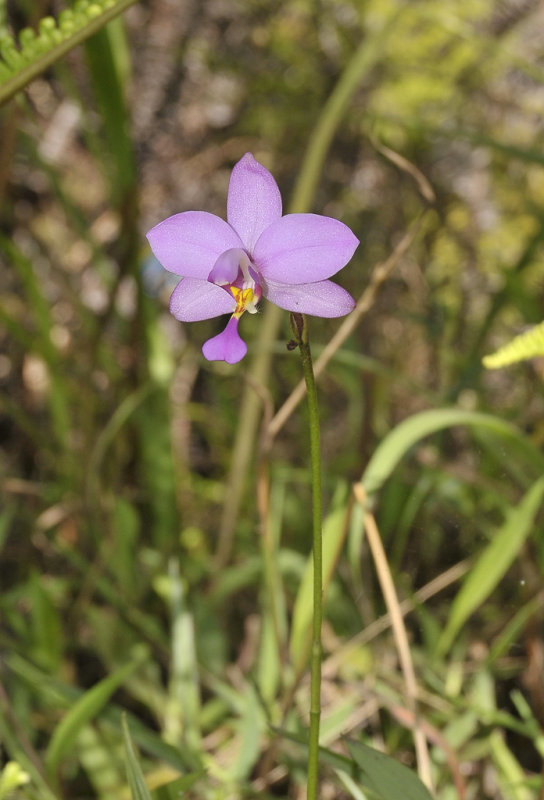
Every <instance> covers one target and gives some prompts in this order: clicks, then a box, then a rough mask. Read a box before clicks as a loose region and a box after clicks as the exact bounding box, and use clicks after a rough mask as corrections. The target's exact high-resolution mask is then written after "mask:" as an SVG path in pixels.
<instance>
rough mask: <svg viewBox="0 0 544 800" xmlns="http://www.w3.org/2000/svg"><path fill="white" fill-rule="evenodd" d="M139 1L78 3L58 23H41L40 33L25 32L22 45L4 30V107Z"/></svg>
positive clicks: (0, 41)
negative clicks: (74, 48) (82, 43)
mask: <svg viewBox="0 0 544 800" xmlns="http://www.w3.org/2000/svg"><path fill="white" fill-rule="evenodd" d="M135 2H136V0H78V2H76V4H75V5H74V7H73V8H70V9H66V10H65V11H61V13H60V14H59V17H58V20H56V19H54V18H53V17H44V18H43V19H42V20H40V24H39V30H38V32H35V31H34V30H32V28H25V29H24V30H22V31H21V33H20V34H19V41H18V42H17V41H16V40H15V38H14V37H13V36H11V35H10V34H9V33H8V32H7V31H6V30H5V29H4V30H3V31H0V105H3V104H4V103H6V102H7V101H8V100H10V99H11V98H12V97H13V96H14V95H15V94H16V93H17V92H20V91H21V89H23V88H24V87H25V86H26V85H27V84H28V83H30V81H32V80H34V78H36V77H37V76H38V75H39V74H40V73H42V72H43V71H44V70H46V69H47V68H48V67H50V66H51V65H52V64H54V63H55V61H57V60H58V59H59V58H61V57H62V56H63V55H64V54H65V53H67V52H68V51H69V50H71V49H72V48H73V47H76V45H78V44H81V42H83V41H85V39H87V38H88V37H89V36H92V34H93V33H96V32H97V31H99V30H100V29H101V28H102V27H104V25H106V24H107V23H108V22H110V20H112V19H113V18H114V17H116V16H117V15H118V14H121V13H122V12H123V11H125V10H126V9H127V8H128V7H129V6H131V5H133V3H135Z"/></svg>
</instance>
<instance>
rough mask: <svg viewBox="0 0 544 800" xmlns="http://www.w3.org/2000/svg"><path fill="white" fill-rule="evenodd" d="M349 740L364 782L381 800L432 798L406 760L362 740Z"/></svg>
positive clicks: (423, 799) (349, 746)
mask: <svg viewBox="0 0 544 800" xmlns="http://www.w3.org/2000/svg"><path fill="white" fill-rule="evenodd" d="M346 744H347V746H348V750H349V752H350V753H351V755H352V756H353V758H354V760H355V762H356V763H357V764H358V766H359V767H360V768H361V769H362V771H363V773H364V776H365V778H366V780H363V783H364V784H365V786H368V788H369V789H372V791H374V792H376V793H377V794H378V795H379V796H380V797H381V798H382V800H401V798H402V800H432V797H431V795H430V794H429V790H428V789H427V788H426V787H425V786H424V785H423V784H422V783H421V781H420V780H419V778H418V777H417V775H416V774H415V772H412V770H410V769H408V767H405V766H404V764H400V763H399V762H398V761H396V760H395V759H394V758H391V756H387V755H385V753H380V752H379V751H378V750H374V749H373V748H372V747H367V745H365V744H362V742H353V741H347V742H346Z"/></svg>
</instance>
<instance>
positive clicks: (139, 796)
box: [122, 714, 152, 800]
mask: <svg viewBox="0 0 544 800" xmlns="http://www.w3.org/2000/svg"><path fill="white" fill-rule="evenodd" d="M122 724H123V739H124V742H125V754H126V766H127V777H128V783H129V786H130V793H131V794H132V800H152V798H151V795H150V793H149V789H148V788H147V786H146V783H145V779H144V775H143V772H142V769H141V767H140V764H139V763H138V758H137V756H136V751H135V749H134V745H133V743H132V739H131V738H130V731H129V729H128V725H127V720H126V717H125V715H124V714H123V718H122Z"/></svg>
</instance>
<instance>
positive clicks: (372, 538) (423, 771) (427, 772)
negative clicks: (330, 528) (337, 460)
mask: <svg viewBox="0 0 544 800" xmlns="http://www.w3.org/2000/svg"><path fill="white" fill-rule="evenodd" d="M353 493H354V495H355V499H356V500H357V502H358V503H359V504H360V506H361V509H362V511H363V513H364V521H365V531H366V537H367V540H368V544H369V547H370V551H371V553H372V557H373V559H374V564H375V566H376V573H377V575H378V580H379V582H380V586H381V590H382V594H383V597H384V600H385V604H386V606H387V610H388V611H389V616H390V617H391V626H392V629H393V636H394V638H395V644H396V647H397V652H398V655H399V661H400V665H401V669H402V672H403V675H404V682H405V685H406V704H407V706H408V709H409V710H410V711H411V712H412V713H413V714H414V744H415V748H416V757H417V764H418V772H419V776H420V778H421V780H422V781H423V783H424V784H425V785H426V786H427V787H428V788H429V789H430V790H431V791H432V775H431V761H430V757H429V751H428V748H427V739H426V737H425V733H424V731H423V729H422V728H421V726H420V725H419V722H418V710H417V694H418V687H417V681H416V676H415V672H414V665H413V662H412V655H411V653H410V645H409V643H408V635H407V633H406V627H405V625H404V620H403V618H402V613H401V610H400V605H399V600H398V597H397V593H396V591H395V584H394V583H393V577H392V575H391V570H390V569H389V564H388V561H387V556H386V554H385V550H384V547H383V544H382V540H381V537H380V532H379V530H378V526H377V525H376V520H375V519H374V515H373V514H371V513H370V511H369V510H368V508H367V494H366V491H365V488H364V486H363V484H362V483H357V484H355V486H354V487H353Z"/></svg>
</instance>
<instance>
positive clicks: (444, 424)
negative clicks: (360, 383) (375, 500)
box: [362, 408, 541, 495]
mask: <svg viewBox="0 0 544 800" xmlns="http://www.w3.org/2000/svg"><path fill="white" fill-rule="evenodd" d="M455 425H468V426H470V427H480V428H487V429H488V430H490V431H492V432H493V433H496V434H497V435H498V436H502V437H506V438H508V439H515V440H517V441H518V442H519V441H520V440H522V441H523V446H524V448H525V449H526V450H527V452H528V453H529V451H534V454H535V455H540V460H541V454H539V453H538V451H537V449H536V448H534V447H532V446H531V444H530V442H529V441H528V440H527V439H526V438H525V437H523V434H521V432H520V431H519V430H518V429H517V428H516V427H514V426H513V425H510V424H509V423H508V422H504V420H502V419H500V418H499V417H495V416H493V415H491V414H481V413H479V412H477V411H463V410H462V409H460V408H439V409H434V410H431V411H422V412H421V413H419V414H414V415H413V416H412V417H409V418H408V419H406V420H404V422H401V423H400V425H397V427H396V428H394V429H393V430H392V431H391V432H390V433H389V434H388V435H387V436H386V437H385V439H384V440H383V441H382V443H381V444H380V445H379V447H378V448H377V449H376V451H375V452H374V455H373V456H372V458H371V459H370V461H369V462H368V465H367V468H366V470H365V471H364V474H363V477H362V482H363V484H364V486H365V489H366V491H367V492H368V494H369V495H371V494H375V493H376V492H378V491H379V490H380V489H381V487H382V486H383V484H384V483H385V481H386V480H387V479H388V478H389V476H390V475H391V473H392V472H393V470H394V469H395V467H396V466H397V464H398V463H399V462H400V461H401V459H402V458H403V457H404V456H405V455H406V453H407V452H408V450H410V448H411V447H413V446H414V445H415V444H417V442H419V441H420V440H421V439H424V438H425V437H426V436H429V435H430V434H431V433H436V432H437V431H439V430H443V429H444V428H452V427H454V426H455Z"/></svg>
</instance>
